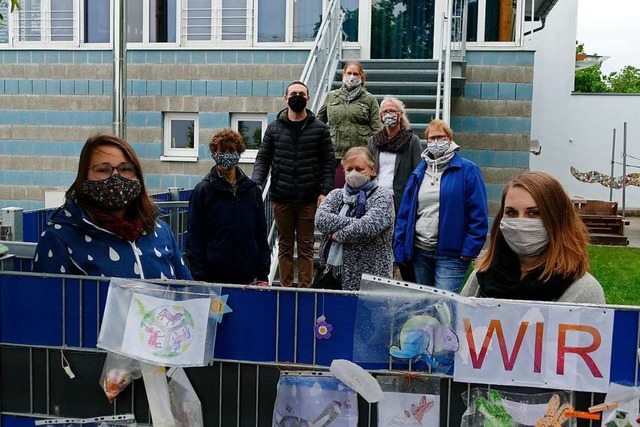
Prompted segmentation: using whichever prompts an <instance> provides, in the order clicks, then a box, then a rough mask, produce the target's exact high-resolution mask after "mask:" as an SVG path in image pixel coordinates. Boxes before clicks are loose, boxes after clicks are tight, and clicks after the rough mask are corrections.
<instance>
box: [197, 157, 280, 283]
mask: <svg viewBox="0 0 640 427" xmlns="http://www.w3.org/2000/svg"><path fill="white" fill-rule="evenodd" d="M238 173H239V174H241V173H240V172H238ZM237 185H238V186H237V189H236V191H235V194H234V192H233V191H232V188H231V184H229V182H228V181H227V180H226V179H224V178H221V177H220V176H219V174H218V172H217V170H216V167H215V166H214V167H213V169H211V172H210V173H209V174H208V175H207V176H206V177H205V178H204V179H203V180H202V181H200V182H199V183H198V185H196V187H195V188H194V189H193V192H192V193H191V199H190V200H189V218H188V230H189V233H188V245H187V247H188V257H189V266H190V268H191V273H192V274H193V278H194V279H196V280H204V281H206V282H215V283H239V284H246V283H251V282H253V281H254V280H256V279H257V280H261V281H267V278H268V275H269V265H270V261H271V253H270V251H269V244H268V243H267V223H266V220H265V212H264V202H263V201H262V192H261V191H260V187H258V184H256V183H255V182H254V181H252V180H251V179H249V178H248V177H247V176H245V175H244V174H241V175H240V176H239V177H238V183H237Z"/></svg>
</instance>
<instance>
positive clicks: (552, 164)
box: [525, 0, 640, 208]
mask: <svg viewBox="0 0 640 427" xmlns="http://www.w3.org/2000/svg"><path fill="white" fill-rule="evenodd" d="M577 8H578V1H577V0H563V1H559V2H558V3H556V6H555V7H554V9H553V10H552V12H551V14H550V15H549V17H548V19H547V24H546V27H545V28H544V29H543V30H542V31H539V32H537V33H534V34H533V35H530V36H526V37H525V45H526V47H528V48H534V49H536V57H535V68H534V78H533V107H532V108H533V111H532V118H531V122H532V123H531V138H532V139H537V140H539V141H540V145H542V152H541V154H540V155H539V156H535V155H532V156H531V159H530V168H531V170H540V171H544V172H548V173H550V174H552V175H553V176H555V177H556V178H558V180H560V182H561V183H562V184H563V185H564V187H565V189H566V190H567V192H568V193H569V195H572V196H574V195H575V196H583V197H586V198H590V199H601V200H608V199H609V188H608V187H604V186H602V185H600V184H588V183H583V182H580V181H578V180H577V179H575V178H574V177H573V176H572V175H571V172H570V169H569V168H570V167H571V166H573V167H575V168H576V169H578V170H580V171H581V172H588V171H591V170H597V171H599V172H602V173H604V174H607V175H609V173H610V170H611V144H612V139H613V136H612V133H613V129H614V128H616V129H617V135H618V137H617V142H616V161H619V162H622V127H623V122H625V121H626V122H627V154H628V155H632V156H635V157H637V158H640V95H572V94H571V92H572V90H573V80H574V66H575V41H576V29H577ZM627 42H628V43H634V41H633V40H628V41H627ZM598 53H600V54H603V55H606V52H598ZM627 163H628V164H632V165H636V166H638V165H640V160H636V159H632V158H627ZM627 173H640V168H632V167H629V168H627ZM614 175H615V176H620V175H622V166H621V165H616V167H615V172H614ZM613 200H617V201H618V202H619V204H620V207H622V206H621V203H622V191H621V190H614V192H613ZM626 207H627V208H640V187H637V186H629V187H627V193H626Z"/></svg>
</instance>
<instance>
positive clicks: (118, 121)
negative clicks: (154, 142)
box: [113, 0, 127, 139]
mask: <svg viewBox="0 0 640 427" xmlns="http://www.w3.org/2000/svg"><path fill="white" fill-rule="evenodd" d="M126 18H127V15H126V10H125V0H115V1H114V8H113V134H114V135H115V136H117V137H120V138H122V139H126V138H127V33H126V28H127V27H126V20H127V19H126Z"/></svg>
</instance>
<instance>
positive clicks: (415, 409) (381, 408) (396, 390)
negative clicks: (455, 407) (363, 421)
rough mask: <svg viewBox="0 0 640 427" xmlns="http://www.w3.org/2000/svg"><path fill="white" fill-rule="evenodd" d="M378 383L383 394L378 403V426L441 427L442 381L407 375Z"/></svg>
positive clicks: (381, 376)
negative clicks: (438, 426)
mask: <svg viewBox="0 0 640 427" xmlns="http://www.w3.org/2000/svg"><path fill="white" fill-rule="evenodd" d="M377 379H378V384H380V387H381V388H382V391H383V392H384V399H382V400H381V401H380V402H378V425H380V426H385V427H395V426H405V427H407V426H414V427H421V426H437V425H440V378H438V377H432V378H429V377H426V376H416V375H415V374H414V375H412V374H406V375H380V376H378V378H377Z"/></svg>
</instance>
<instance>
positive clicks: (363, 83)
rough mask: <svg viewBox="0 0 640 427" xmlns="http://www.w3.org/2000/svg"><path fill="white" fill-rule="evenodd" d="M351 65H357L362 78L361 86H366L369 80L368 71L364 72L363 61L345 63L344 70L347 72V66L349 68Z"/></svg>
mask: <svg viewBox="0 0 640 427" xmlns="http://www.w3.org/2000/svg"><path fill="white" fill-rule="evenodd" d="M351 65H353V66H355V67H356V68H357V69H358V73H359V74H360V79H361V80H362V84H361V86H362V87H364V85H365V83H366V81H367V73H365V72H364V68H362V64H361V63H359V62H358V61H349V62H347V63H346V64H344V67H342V72H343V73H346V72H347V68H349V67H350V66H351Z"/></svg>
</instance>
